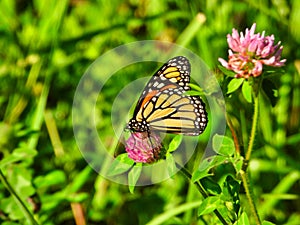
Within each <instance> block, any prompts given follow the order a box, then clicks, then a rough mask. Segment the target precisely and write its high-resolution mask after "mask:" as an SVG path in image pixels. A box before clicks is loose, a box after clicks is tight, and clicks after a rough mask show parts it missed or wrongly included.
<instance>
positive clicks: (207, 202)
mask: <svg viewBox="0 0 300 225" xmlns="http://www.w3.org/2000/svg"><path fill="white" fill-rule="evenodd" d="M220 202H221V201H220V199H219V197H217V196H210V197H207V198H206V199H204V200H203V202H202V204H201V205H200V206H199V208H198V216H202V215H205V214H209V213H212V212H213V211H214V210H215V209H217V208H218V206H219V205H220Z"/></svg>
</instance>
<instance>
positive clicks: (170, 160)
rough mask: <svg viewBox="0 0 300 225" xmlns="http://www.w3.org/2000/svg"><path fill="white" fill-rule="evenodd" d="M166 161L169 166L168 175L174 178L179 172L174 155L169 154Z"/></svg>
mask: <svg viewBox="0 0 300 225" xmlns="http://www.w3.org/2000/svg"><path fill="white" fill-rule="evenodd" d="M166 161H167V166H168V173H169V175H170V176H172V175H174V174H175V173H176V172H177V167H176V164H175V160H174V157H173V155H172V154H167V158H166Z"/></svg>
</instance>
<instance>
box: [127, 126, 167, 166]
mask: <svg viewBox="0 0 300 225" xmlns="http://www.w3.org/2000/svg"><path fill="white" fill-rule="evenodd" d="M161 147H162V146H161V138H160V136H159V135H157V134H155V133H148V132H134V133H132V134H131V135H130V137H129V138H128V140H127V141H126V145H125V149H126V151H127V152H128V157H129V158H131V159H133V160H134V161H135V162H142V163H152V162H155V161H157V160H158V159H159V158H160V150H161Z"/></svg>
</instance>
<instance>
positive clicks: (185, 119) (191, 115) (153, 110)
mask: <svg viewBox="0 0 300 225" xmlns="http://www.w3.org/2000/svg"><path fill="white" fill-rule="evenodd" d="M139 116H140V117H141V118H144V120H145V121H146V123H147V124H149V126H150V128H151V130H155V131H159V132H167V133H181V134H185V135H199V134H201V133H202V132H203V131H204V129H205V127H206V125H207V114H206V111H205V106H204V103H203V102H202V101H201V99H200V97H199V96H188V95H184V91H183V90H182V89H166V90H164V91H162V92H160V93H158V94H157V95H156V96H154V97H153V98H151V100H150V101H149V102H148V103H147V104H146V105H144V108H143V110H140V111H139V112H138V117H139Z"/></svg>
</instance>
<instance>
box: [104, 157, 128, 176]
mask: <svg viewBox="0 0 300 225" xmlns="http://www.w3.org/2000/svg"><path fill="white" fill-rule="evenodd" d="M133 165H134V161H133V160H132V159H131V158H129V157H128V154H127V153H123V154H120V155H118V156H117V158H115V160H114V161H113V162H112V163H111V165H110V167H109V169H108V172H107V175H108V176H116V175H118V174H122V173H125V172H127V171H128V170H129V169H130V168H131V167H132V166H133Z"/></svg>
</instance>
